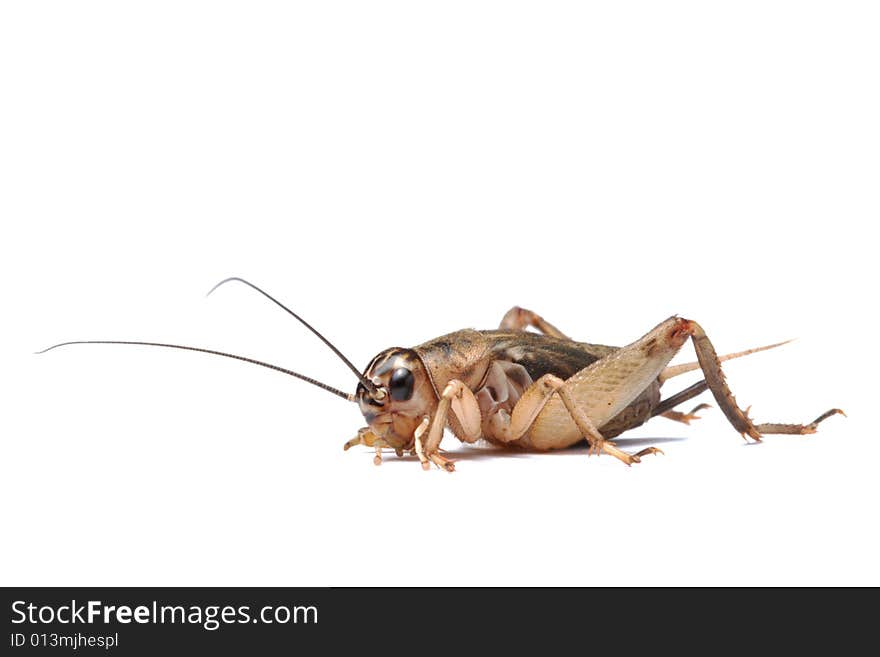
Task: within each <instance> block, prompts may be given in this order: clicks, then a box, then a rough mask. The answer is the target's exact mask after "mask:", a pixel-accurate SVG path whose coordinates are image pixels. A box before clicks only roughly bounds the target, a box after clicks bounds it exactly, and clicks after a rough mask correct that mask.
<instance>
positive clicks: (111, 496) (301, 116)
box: [0, 1, 880, 585]
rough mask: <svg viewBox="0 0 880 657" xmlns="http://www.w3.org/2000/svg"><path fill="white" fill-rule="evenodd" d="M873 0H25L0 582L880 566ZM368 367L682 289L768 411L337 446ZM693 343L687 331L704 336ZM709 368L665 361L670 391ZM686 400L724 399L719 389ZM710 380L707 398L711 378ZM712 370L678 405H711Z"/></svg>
mask: <svg viewBox="0 0 880 657" xmlns="http://www.w3.org/2000/svg"><path fill="white" fill-rule="evenodd" d="M878 30H880V22H878V12H877V9H876V5H875V4H874V3H869V2H865V3H847V2H844V3H841V2H833V3H832V2H827V3H821V2H791V3H784V2H767V1H762V2H739V3H734V4H729V3H725V4H724V5H723V6H722V5H721V4H720V3H705V2H679V3H651V2H648V3H631V2H616V3H602V4H601V5H587V4H586V3H570V4H567V3H516V2H503V3H485V2H460V3H459V2H444V3H432V4H431V5H428V4H425V3H412V2H399V3H339V2H321V3H308V4H306V3H299V4H296V5H294V4H293V3H253V2H248V3H244V2H241V3H233V2H205V3H196V2H152V3H137V4H134V3H117V2H105V3H98V2H82V3H63V2H62V3H4V5H3V9H2V13H0V62H2V63H0V67H2V68H0V89H2V91H0V93H2V104H0V138H2V144H0V186H2V193H0V212H2V219H3V234H2V243H0V256H2V257H0V267H2V278H0V285H2V290H0V302H2V308H3V310H2V317H3V319H2V332H3V333H2V346H0V349H2V352H0V358H2V361H0V362H2V368H0V377H2V380H0V385H2V390H0V395H2V402H0V404H2V407H0V439H2V457H0V458H2V461H0V495H2V497H0V512H2V516H0V526H2V530H0V531H2V542H0V556H2V558H0V583H3V584H7V585H11V584H21V585H51V584H56V585H57V584H88V585H138V584H139V585H246V584H247V585H344V584H348V585H364V584H369V585H385V584H404V585H426V584H475V585H485V584H500V585H513V584H563V585H569V584H579V585H590V584H770V585H777V584H873V585H877V584H880V566H878V563H880V562H878V559H877V558H876V557H877V552H878V548H880V544H878V543H880V542H878V534H877V512H876V505H877V501H878V492H880V491H878V484H877V465H876V463H877V459H878V456H880V454H878V444H877V427H876V425H875V424H874V422H875V418H876V413H875V412H874V411H873V409H874V408H875V407H876V403H877V402H876V395H877V386H876V375H875V372H876V370H877V366H878V359H877V335H876V330H877V311H876V283H877V273H878V267H877V252H876V251H877V240H876V238H875V237H873V235H872V234H871V226H872V225H873V224H874V223H875V222H876V220H877V219H878V211H880V200H878V180H880V164H878V162H880V160H878V152H880V129H878V126H880V121H878V116H880V92H878V84H877V81H878V62H880V41H878V39H877V34H878ZM229 275H240V276H244V277H247V278H249V279H251V280H253V281H254V282H255V283H257V284H259V285H262V286H264V287H265V288H266V289H268V290H269V291H270V292H272V293H274V294H276V295H277V296H278V297H280V299H281V300H283V301H285V302H287V303H288V304H290V305H291V306H292V307H293V308H294V309H295V310H297V311H298V312H300V313H301V314H302V315H303V316H305V317H306V318H307V319H309V320H310V321H311V322H313V323H314V324H315V325H316V326H317V327H318V328H319V329H321V330H323V331H324V332H326V334H327V336H328V337H329V338H330V339H332V340H334V341H336V342H337V343H338V345H339V346H340V348H341V349H342V350H343V351H344V352H345V353H346V354H348V355H349V357H350V358H351V359H352V360H353V361H354V362H356V363H357V364H358V365H359V366H363V365H365V364H366V363H367V362H368V361H369V359H370V358H371V357H372V356H373V355H374V354H375V353H376V352H378V351H379V350H381V349H383V348H386V347H389V346H393V345H401V346H410V345H413V344H417V343H419V342H422V341H424V340H426V339H429V338H431V337H434V336H436V335H439V334H442V333H445V332H448V331H451V330H455V329H458V328H463V327H467V326H473V327H477V328H490V327H494V326H495V325H497V322H498V320H499V319H500V317H501V315H502V314H503V313H504V311H506V310H507V309H508V308H509V307H510V306H512V305H514V304H520V305H523V306H525V307H528V308H533V309H535V310H537V311H538V312H540V313H542V314H543V315H545V316H546V317H547V318H548V319H549V320H550V321H552V322H554V323H555V324H557V325H558V326H559V327H561V328H562V329H563V330H565V331H567V332H569V333H570V334H571V335H573V336H576V337H578V338H581V339H584V340H590V341H594V342H601V343H606V344H623V343H626V342H629V341H631V340H633V339H635V338H637V337H638V336H639V335H641V334H642V333H644V332H645V331H647V330H648V329H649V328H651V327H652V326H654V324H656V323H657V322H658V321H660V320H662V319H664V318H665V317H667V316H669V315H671V314H673V313H679V314H682V315H684V316H686V317H690V318H693V319H696V320H698V321H699V322H700V323H701V324H702V325H703V326H704V327H705V328H706V330H707V331H708V333H709V335H710V337H711V338H712V339H713V341H714V342H715V344H716V346H717V347H718V349H719V351H721V352H724V351H733V350H739V349H742V348H745V347H750V346H755V345H760V344H766V343H768V342H773V341H777V340H780V339H785V338H789V337H797V338H799V340H798V341H797V342H795V343H793V344H791V345H789V346H786V347H785V348H783V349H780V350H778V351H775V352H770V353H766V354H760V355H756V356H752V357H750V358H748V359H745V360H742V361H737V362H735V363H731V364H730V365H729V366H728V367H726V370H727V373H728V378H729V382H730V384H731V387H732V389H733V391H734V393H735V394H736V395H737V398H738V399H739V400H740V402H741V403H742V404H743V406H746V405H749V404H753V409H752V414H753V416H754V417H755V418H756V420H757V421H789V422H801V421H809V420H811V419H812V418H814V417H815V416H816V415H818V414H819V413H820V412H822V411H824V410H826V409H827V408H830V407H832V406H840V407H842V408H844V409H845V410H846V411H847V412H848V414H849V417H848V418H842V417H835V418H832V419H830V420H828V421H827V422H826V423H825V424H824V425H822V427H821V430H820V432H819V433H818V434H816V435H815V436H809V437H785V436H780V437H772V436H771V437H768V438H767V439H766V441H765V442H764V443H763V444H761V445H749V446H746V445H745V443H744V442H743V440H742V439H741V438H740V437H739V436H738V435H737V433H736V432H735V431H734V430H733V429H731V428H730V426H729V425H728V424H727V423H726V421H725V420H724V418H723V416H722V415H721V413H720V411H719V410H718V409H717V408H714V409H712V410H710V411H707V412H705V413H703V417H704V419H702V420H700V421H699V422H697V423H695V424H694V425H693V426H691V427H686V426H683V425H679V424H676V423H672V422H670V421H668V420H665V419H657V420H654V421H652V422H651V423H649V424H648V425H646V426H644V427H642V428H640V429H638V430H636V431H633V432H632V434H630V436H631V437H632V438H634V439H633V440H631V441H621V445H623V446H624V447H626V448H628V449H633V450H634V449H639V448H641V447H643V446H645V445H648V444H654V445H658V446H661V447H662V448H663V449H664V450H665V452H666V455H665V456H658V457H654V458H646V459H645V460H644V461H643V463H642V464H640V465H637V466H635V467H632V468H627V467H625V466H623V465H622V464H620V463H619V462H617V461H615V460H614V459H612V458H610V457H602V458H599V459H597V458H587V456H586V453H585V450H583V449H580V450H573V451H568V452H565V453H556V454H547V455H525V454H520V453H503V452H496V451H493V450H489V449H486V448H482V449H473V448H467V447H464V446H461V445H459V444H458V442H457V441H456V440H455V439H454V438H453V437H451V436H447V438H446V440H445V442H444V447H446V448H448V449H450V450H453V454H454V455H455V456H457V457H459V458H460V461H459V463H458V470H457V472H455V473H454V474H452V475H450V474H447V473H445V472H442V471H439V470H433V471H431V472H428V473H425V472H423V471H422V470H421V468H420V467H419V465H418V463H417V462H415V461H414V460H413V459H412V458H406V459H403V460H399V459H397V458H395V457H393V455H392V456H391V457H390V458H388V460H387V461H386V462H385V464H383V465H382V466H381V467H378V468H377V467H375V466H374V465H373V464H372V454H370V453H369V452H368V451H367V450H365V449H363V448H361V449H356V450H353V451H349V452H347V453H344V452H343V451H342V449H341V447H342V443H343V442H344V441H345V440H347V439H348V438H350V437H351V436H353V435H354V433H355V431H356V430H357V428H358V427H360V426H362V418H361V417H360V414H359V412H358V410H357V408H356V407H355V406H354V405H347V404H346V403H345V402H343V401H341V400H339V399H337V398H335V397H332V396H331V395H328V394H326V393H324V392H321V391H320V390H318V389H316V388H313V387H311V386H309V385H307V384H304V383H301V382H298V381H295V380H293V379H288V378H285V377H284V376H282V375H280V374H277V373H274V372H270V371H268V370H263V369H260V368H256V367H250V366H247V365H243V364H239V363H235V362H232V361H228V360H224V359H219V358H211V357H208V356H203V355H200V354H189V353H183V352H174V351H162V350H149V349H145V348H134V347H91V346H85V347H70V348H67V349H66V350H58V351H54V352H52V353H50V354H46V355H43V356H34V355H32V352H33V351H35V350H37V349H39V348H42V347H45V346H47V345H49V344H52V343H55V342H59V341H62V340H70V339H87V338H110V339H114V338H115V339H150V340H160V341H163V340H164V341H176V342H181V343H184V344H193V345H199V346H205V347H212V348H219V349H226V350H230V351H234V352H236V353H241V354H245V355H250V356H253V357H257V358H262V359H266V360H270V361H272V362H277V363H279V364H281V365H286V366H288V367H291V368H294V369H297V370H300V371H302V372H305V373H307V374H311V375H314V376H317V377H319V378H321V379H323V380H325V381H327V382H328V383H330V384H333V385H337V386H340V387H343V388H345V389H347V390H353V389H354V385H355V381H354V378H353V377H352V376H351V374H350V373H348V371H347V370H346V369H345V368H344V366H343V365H342V364H341V363H340V362H338V361H337V360H336V359H335V358H334V357H333V356H332V354H331V353H330V352H329V350H327V349H326V348H325V347H324V346H323V345H321V344H320V343H319V342H318V341H317V340H316V339H315V338H314V337H313V336H311V335H310V334H309V333H308V332H307V331H305V329H303V328H302V327H300V326H299V325H297V324H296V323H295V322H294V321H293V320H292V319H291V318H289V317H287V316H285V315H284V314H283V313H282V312H281V311H280V310H279V309H277V308H275V307H274V306H272V305H271V304H269V303H268V302H266V301H265V300H264V299H262V298H261V297H259V296H258V295H256V294H255V293H254V292H252V291H250V290H248V289H247V288H245V287H243V286H234V285H230V286H228V287H226V288H223V289H221V290H220V291H219V292H218V293H216V294H215V295H213V296H211V297H210V298H208V299H205V298H204V293H205V292H206V291H207V290H208V288H210V287H211V285H213V284H214V283H215V282H217V281H218V280H220V279H221V278H223V277H226V276H229ZM679 359H680V360H693V351H692V349H691V348H690V347H689V346H687V347H686V348H685V350H684V352H683V353H682V355H681V356H680V357H679ZM694 378H695V375H692V376H691V377H690V378H688V377H682V378H681V379H677V380H674V381H672V382H670V384H668V387H667V390H669V391H672V392H674V391H675V390H678V389H680V388H682V387H684V386H685V385H687V384H688V383H689V382H690V381H691V380H693V379H694ZM701 399H703V398H701ZM704 399H705V400H706V401H712V400H711V398H710V396H709V395H708V394H706V395H704ZM694 403H696V402H694Z"/></svg>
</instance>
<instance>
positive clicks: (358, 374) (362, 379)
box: [205, 276, 376, 392]
mask: <svg viewBox="0 0 880 657" xmlns="http://www.w3.org/2000/svg"><path fill="white" fill-rule="evenodd" d="M231 281H237V282H239V283H244V284H245V285H247V286H248V287H250V288H252V289H254V290H256V291H257V292H259V293H260V294H262V295H263V296H264V297H266V298H267V299H269V301H271V302H272V303H274V304H275V305H276V306H278V307H279V308H281V309H282V310H284V311H285V312H286V313H287V314H289V315H290V316H292V317H294V318H295V319H297V320H298V321H299V322H300V323H301V324H302V325H303V326H305V327H306V328H307V329H309V330H310V331H311V332H312V333H314V334H315V335H317V336H318V337H319V338H320V339H321V342H323V343H324V344H326V345H327V346H328V347H330V349H331V350H332V351H333V353H334V354H336V355H337V356H339V358H340V359H341V360H342V362H343V363H345V364H346V365H347V366H348V368H349V369H350V370H351V371H352V372H354V375H355V376H356V377H357V378H358V381H360V382H361V384H362V385H363V386H364V387H365V388H366V389H367V390H369V391H370V392H375V390H376V385H375V384H374V383H373V382H372V381H370V380H369V379H367V378H366V377H365V376H364V375H363V374H361V372H360V370H358V368H356V367H355V366H354V365H353V364H352V363H351V361H350V360H348V358H346V357H345V356H344V355H343V353H342V352H341V351H339V349H337V348H336V347H335V346H334V345H333V343H331V342H330V340H328V339H327V338H325V337H324V336H323V335H321V333H320V332H319V331H318V330H317V329H316V328H315V327H314V326H312V325H311V324H309V323H308V322H307V321H306V320H304V319H303V318H302V317H300V316H299V315H297V314H296V313H295V312H293V311H292V310H291V309H290V308H288V307H287V306H285V305H284V304H283V303H281V302H280V301H278V299H276V298H275V297H273V296H272V295H271V294H269V293H268V292H266V291H265V290H263V289H261V288H260V287H258V286H256V285H254V284H253V283H251V282H250V281H246V280H245V279H243V278H239V277H238V276H230V277H229V278H224V279H223V280H222V281H220V282H219V283H217V285H215V286H214V287H212V288H211V289H210V290H209V291H208V294H207V295H205V296H210V295H211V293H212V292H213V291H214V290H216V289H217V288H218V287H220V286H221V285H225V284H226V283H229V282H231Z"/></svg>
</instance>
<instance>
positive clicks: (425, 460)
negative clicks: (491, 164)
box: [345, 308, 841, 470]
mask: <svg viewBox="0 0 880 657" xmlns="http://www.w3.org/2000/svg"><path fill="white" fill-rule="evenodd" d="M527 327H534V328H536V329H537V330H538V331H540V332H541V333H533V332H529V331H526V330H525V329H526V328H527ZM689 339H690V340H692V341H693V344H694V348H695V350H696V352H697V362H695V363H688V364H685V365H677V366H674V367H668V363H669V361H670V360H671V359H672V357H673V356H674V355H675V354H676V353H677V352H678V351H679V349H680V348H681V347H682V345H683V344H684V343H685V342H686V341H687V340H689ZM780 344H781V343H780ZM777 346H779V345H778V344H776V345H769V346H767V347H760V348H757V349H750V350H747V351H744V352H739V353H735V354H729V355H727V356H722V357H719V356H718V355H717V354H716V353H715V349H714V347H713V346H712V343H711V342H710V341H709V338H708V337H707V336H706V334H705V332H704V331H703V329H702V328H701V327H700V325H699V324H697V323H696V322H694V321H692V320H687V319H683V318H681V317H670V318H669V319H667V320H665V321H663V322H661V323H660V324H658V325H657V326H655V327H654V328H653V329H651V330H650V331H649V332H648V333H646V334H645V335H643V336H642V337H641V338H639V339H638V340H636V341H634V342H632V343H630V344H628V345H626V346H624V347H612V346H607V345H598V344H590V343H586V342H577V341H575V340H571V339H570V338H568V337H567V336H566V335H565V334H563V333H562V332H561V331H560V330H559V329H557V328H556V327H555V326H553V325H552V324H550V323H549V322H546V321H545V320H544V319H543V318H541V317H540V316H538V315H536V314H535V313H533V312H531V311H529V310H524V309H522V308H512V309H511V310H510V311H509V312H508V313H507V314H506V315H505V316H504V319H503V320H502V322H501V327H500V328H499V329H497V330H488V331H477V330H473V329H464V330H461V331H456V332H454V333H449V334H448V335H444V336H441V337H439V338H435V339H433V340H429V341H428V342H425V343H423V344H420V345H418V346H416V347H413V348H411V349H402V348H393V349H387V350H385V351H383V352H382V353H380V354H379V355H378V356H377V357H376V358H375V359H373V361H372V362H371V363H370V365H369V366H368V367H367V369H366V371H365V372H364V374H363V376H364V379H365V381H366V383H367V384H368V385H369V386H370V388H371V390H368V389H367V386H366V385H364V384H362V385H359V386H358V390H357V392H356V394H355V399H356V400H357V401H358V403H359V405H360V407H361V411H362V412H363V414H364V417H365V418H366V420H367V423H368V426H367V427H364V428H363V429H361V430H360V431H359V432H358V435H357V436H356V437H355V438H354V439H352V440H350V441H348V443H346V445H345V447H346V449H348V448H349V447H351V446H352V445H356V444H364V445H369V446H371V447H373V448H374V449H375V450H376V462H377V463H380V462H381V450H382V448H383V447H390V448H392V449H394V450H395V451H396V452H397V453H398V454H399V455H402V454H403V452H404V451H411V452H413V453H415V454H417V455H418V457H419V459H420V461H421V462H422V465H423V466H424V467H428V466H429V465H430V463H432V462H433V463H434V464H436V465H438V466H440V467H443V468H445V469H447V470H452V469H453V466H452V462H451V461H449V459H447V458H446V457H444V456H442V455H441V454H440V450H439V446H440V441H441V440H442V437H443V432H444V429H445V428H447V427H448V428H449V429H450V430H451V431H452V433H453V434H455V436H456V437H458V438H459V439H460V440H462V441H464V442H468V443H473V442H476V441H477V440H480V439H484V440H487V441H489V442H490V443H493V444H495V445H499V446H504V447H514V448H519V449H530V450H538V451H543V450H552V449H561V448H564V447H568V446H570V445H574V444H576V443H578V442H581V441H583V440H586V441H587V442H588V443H589V445H590V452H591V453H600V452H605V453H608V454H611V455H613V456H615V457H617V458H618V459H620V460H622V461H624V462H625V463H627V464H631V463H636V462H638V461H639V460H640V457H641V456H643V455H645V454H651V453H658V452H659V450H657V449H656V448H653V447H649V448H647V449H644V450H642V451H640V452H638V453H636V454H627V453H625V452H623V451H621V450H619V449H618V448H617V447H616V446H615V444H614V443H612V442H610V440H608V439H609V438H613V437H615V436H617V435H619V434H621V433H623V432H625V431H627V430H629V429H632V428H634V427H637V426H639V425H641V424H643V423H644V422H646V421H647V420H649V419H650V418H652V417H654V416H655V415H658V414H662V415H664V416H665V417H668V418H670V419H673V420H677V421H680V422H684V423H689V422H690V421H691V420H693V419H696V416H695V415H694V412H696V410H698V409H699V408H704V407H705V406H706V405H705V404H703V405H700V406H699V407H697V409H694V410H693V411H691V412H690V413H681V412H678V411H674V410H672V408H673V407H674V406H675V405H678V404H680V403H682V402H684V401H687V400H688V399H690V398H692V397H694V396H696V395H698V394H700V393H701V392H703V391H704V390H706V389H708V390H710V391H711V392H712V394H713V395H714V397H715V399H716V401H717V402H718V404H719V406H720V407H721V409H722V411H723V412H724V414H725V415H726V416H727V418H728V419H729V420H730V422H731V424H733V426H734V428H735V429H736V430H737V431H739V432H740V433H741V434H742V435H743V436H748V437H750V438H752V439H754V440H760V437H761V434H762V433H792V434H803V433H813V432H814V431H815V430H816V425H817V424H818V423H819V422H821V421H822V420H824V419H825V418H827V417H829V416H830V415H833V414H835V413H839V412H841V411H839V409H832V410H831V411H828V412H827V413H825V414H823V415H822V416H820V417H819V418H817V419H816V420H814V421H813V422H812V423H810V424H779V423H768V424H759V425H755V424H753V423H752V422H751V420H750V419H749V418H748V416H747V415H746V413H745V412H744V411H742V410H741V409H740V408H739V407H738V406H737V404H736V400H735V399H734V397H733V395H732V393H731V392H730V390H729V388H728V387H727V383H726V381H725V378H724V373H723V372H722V371H721V362H722V361H724V360H728V359H730V358H737V357H740V356H744V355H747V354H750V353H755V352H756V351H763V350H765V349H770V348H773V347H777ZM696 369H701V370H702V371H703V373H704V376H705V380H703V381H700V382H699V383H696V384H694V385H692V386H690V387H689V388H687V389H685V390H682V391H680V392H678V393H677V394H675V395H672V396H671V397H669V398H667V399H664V400H661V396H660V389H661V386H662V385H663V383H664V382H665V381H666V380H668V379H670V378H672V377H674V376H677V375H679V374H682V373H684V372H688V371H692V370H696Z"/></svg>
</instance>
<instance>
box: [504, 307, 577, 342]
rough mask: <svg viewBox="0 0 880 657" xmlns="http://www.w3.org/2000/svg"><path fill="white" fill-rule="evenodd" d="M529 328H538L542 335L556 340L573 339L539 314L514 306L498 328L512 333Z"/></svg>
mask: <svg viewBox="0 0 880 657" xmlns="http://www.w3.org/2000/svg"><path fill="white" fill-rule="evenodd" d="M528 326H531V327H533V328H536V329H538V330H539V331H541V333H544V334H546V335H549V336H551V337H554V338H563V339H565V340H570V339H571V338H569V337H568V336H567V335H565V333H563V332H562V331H560V330H559V329H558V328H556V327H555V326H553V324H551V323H550V322H548V321H547V320H545V319H544V318H543V317H541V316H540V315H539V314H538V313H536V312H533V311H531V310H526V309H525V308H520V307H519V306H514V307H513V308H511V309H510V310H508V311H507V312H506V313H505V314H504V317H503V318H502V319H501V324H500V325H499V326H498V328H501V329H507V330H511V331H524V330H525V329H526V327H528Z"/></svg>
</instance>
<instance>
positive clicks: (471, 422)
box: [415, 379, 482, 472]
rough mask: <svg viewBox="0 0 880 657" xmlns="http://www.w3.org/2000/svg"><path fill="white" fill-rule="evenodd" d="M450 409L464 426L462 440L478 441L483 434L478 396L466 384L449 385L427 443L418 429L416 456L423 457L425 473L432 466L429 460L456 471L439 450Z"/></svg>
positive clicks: (457, 382) (444, 390) (455, 380)
mask: <svg viewBox="0 0 880 657" xmlns="http://www.w3.org/2000/svg"><path fill="white" fill-rule="evenodd" d="M450 407H451V408H452V412H453V413H454V414H455V417H456V418H457V419H458V421H459V424H460V425H461V429H462V436H461V438H462V440H464V441H465V442H468V443H472V442H476V440H477V439H478V438H479V437H480V434H481V433H482V432H481V428H480V424H481V422H482V416H481V414H480V406H479V404H478V403H477V399H476V397H474V393H473V392H472V391H471V389H470V388H468V387H467V386H466V385H465V384H464V383H462V382H461V381H459V380H457V379H453V380H452V381H450V382H449V383H447V384H446V387H445V388H444V389H443V393H442V394H441V395H440V402H439V403H438V404H437V411H436V412H435V413H434V417H433V418H432V419H431V421H430V429H429V430H428V432H427V433H428V435H427V438H426V439H425V440H424V443H423V442H422V440H421V434H420V433H419V429H416V435H415V446H416V453H417V454H418V455H419V459H420V460H421V461H422V467H423V468H424V469H425V470H427V469H428V468H430V467H431V466H430V465H429V464H428V462H429V461H430V462H431V463H434V465H436V466H437V467H440V468H443V469H444V470H446V471H447V472H452V471H453V470H455V463H454V461H451V460H450V459H447V458H446V457H444V456H441V455H440V451H439V450H440V441H441V440H443V430H444V429H445V428H446V420H447V419H448V416H449V409H450ZM422 426H423V425H420V426H419V428H422ZM423 431H424V429H423Z"/></svg>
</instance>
